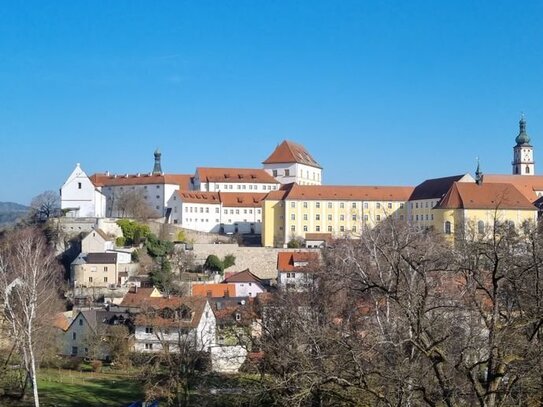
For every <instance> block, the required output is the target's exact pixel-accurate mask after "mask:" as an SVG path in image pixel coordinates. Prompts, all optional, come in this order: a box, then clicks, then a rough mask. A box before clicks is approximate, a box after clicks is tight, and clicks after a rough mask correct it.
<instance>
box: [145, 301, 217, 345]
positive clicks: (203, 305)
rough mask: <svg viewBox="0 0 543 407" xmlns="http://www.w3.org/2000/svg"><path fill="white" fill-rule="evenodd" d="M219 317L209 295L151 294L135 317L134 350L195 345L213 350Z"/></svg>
mask: <svg viewBox="0 0 543 407" xmlns="http://www.w3.org/2000/svg"><path fill="white" fill-rule="evenodd" d="M215 336H216V319H215V315H214V314H213V311H212V309H211V307H210V305H209V302H208V301H207V299H206V298H196V297H169V298H157V297H149V298H147V300H146V303H145V304H144V305H143V306H142V308H141V313H140V314H139V315H138V316H137V317H136V320H135V332H134V350H135V351H136V352H159V351H161V350H163V349H164V348H165V347H166V346H167V347H168V349H169V350H170V351H173V352H176V351H179V347H180V346H181V347H183V348H184V347H186V346H187V345H188V346H190V347H192V349H193V350H194V351H197V352H209V351H210V349H211V347H212V346H214V345H215V341H216V338H215Z"/></svg>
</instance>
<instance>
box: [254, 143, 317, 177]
mask: <svg viewBox="0 0 543 407" xmlns="http://www.w3.org/2000/svg"><path fill="white" fill-rule="evenodd" d="M262 164H263V165H264V170H266V172H267V173H268V174H270V175H271V176H272V177H274V178H275V179H276V180H277V181H279V182H280V183H281V184H290V183H292V182H295V183H297V184H299V185H321V184H322V167H321V166H320V165H319V163H318V162H317V161H316V160H315V159H314V158H313V157H312V156H311V154H309V152H308V151H307V150H306V148H305V147H304V146H302V145H301V144H297V143H294V142H292V141H288V140H285V141H283V142H282V143H281V144H279V145H278V146H277V148H276V149H275V150H274V151H273V153H271V155H270V156H269V157H268V158H267V159H266V160H264V161H263V162H262Z"/></svg>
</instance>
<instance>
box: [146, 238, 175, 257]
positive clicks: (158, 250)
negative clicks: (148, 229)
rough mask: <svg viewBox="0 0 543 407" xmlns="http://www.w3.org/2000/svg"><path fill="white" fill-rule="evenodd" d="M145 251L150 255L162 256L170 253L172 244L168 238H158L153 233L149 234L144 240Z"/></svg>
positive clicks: (172, 247)
mask: <svg viewBox="0 0 543 407" xmlns="http://www.w3.org/2000/svg"><path fill="white" fill-rule="evenodd" d="M145 247H146V248H147V253H149V256H151V257H164V256H167V255H169V254H172V252H173V249H174V245H173V243H172V242H170V241H169V240H160V239H159V238H158V237H156V236H155V235H154V234H152V233H151V234H149V235H148V236H147V240H146V242H145Z"/></svg>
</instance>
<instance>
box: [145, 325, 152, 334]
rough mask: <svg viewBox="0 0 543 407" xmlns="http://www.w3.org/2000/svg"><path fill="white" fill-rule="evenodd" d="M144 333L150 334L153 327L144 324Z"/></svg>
mask: <svg viewBox="0 0 543 407" xmlns="http://www.w3.org/2000/svg"><path fill="white" fill-rule="evenodd" d="M145 333H146V334H152V333H153V327H152V326H146V327H145Z"/></svg>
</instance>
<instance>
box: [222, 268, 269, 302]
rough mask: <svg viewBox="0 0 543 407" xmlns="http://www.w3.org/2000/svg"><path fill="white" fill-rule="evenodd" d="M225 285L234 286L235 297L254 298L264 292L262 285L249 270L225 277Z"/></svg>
mask: <svg viewBox="0 0 543 407" xmlns="http://www.w3.org/2000/svg"><path fill="white" fill-rule="evenodd" d="M223 282H224V283H227V284H235V285H236V296H237V297H251V298H255V297H256V296H257V295H258V294H260V293H263V292H265V291H266V288H265V287H264V283H263V282H262V280H260V279H259V278H258V277H257V276H255V275H254V274H253V273H251V272H250V271H249V270H244V271H240V272H239V273H235V274H232V275H230V276H228V277H226V278H225V279H224V281H223Z"/></svg>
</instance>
